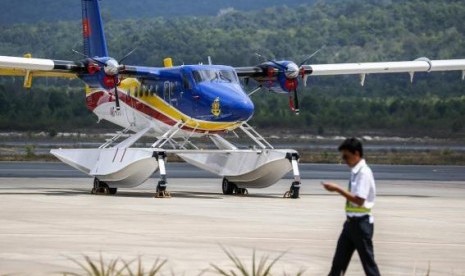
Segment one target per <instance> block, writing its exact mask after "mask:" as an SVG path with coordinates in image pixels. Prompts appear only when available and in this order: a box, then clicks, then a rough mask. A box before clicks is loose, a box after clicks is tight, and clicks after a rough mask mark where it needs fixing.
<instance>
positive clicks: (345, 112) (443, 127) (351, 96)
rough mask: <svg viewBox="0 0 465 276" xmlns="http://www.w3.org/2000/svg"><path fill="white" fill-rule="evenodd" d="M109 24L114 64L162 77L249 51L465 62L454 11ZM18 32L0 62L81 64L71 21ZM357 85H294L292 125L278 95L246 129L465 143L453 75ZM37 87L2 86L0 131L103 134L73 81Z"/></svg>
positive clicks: (275, 14)
mask: <svg viewBox="0 0 465 276" xmlns="http://www.w3.org/2000/svg"><path fill="white" fill-rule="evenodd" d="M121 5H123V4H121ZM124 5H128V6H130V5H131V4H128V2H126V4H124ZM77 9H78V10H77V11H76V12H77V13H78V14H79V7H78V8H77ZM116 18H118V17H117V16H111V15H109V16H108V18H107V20H106V30H107V36H108V43H109V48H110V53H111V55H112V56H113V57H115V58H118V57H122V56H124V55H125V54H126V53H127V52H129V51H130V50H132V49H133V48H137V50H136V51H135V52H134V54H133V55H132V56H131V57H130V58H128V59H127V60H126V63H128V64H135V65H148V66H161V65H162V60H163V58H164V57H168V56H169V57H172V58H173V59H174V61H175V63H176V64H190V63H198V62H206V60H207V57H208V56H211V57H212V58H213V61H214V63H217V64H228V65H233V66H246V65H255V64H258V63H260V62H261V61H262V60H260V59H258V58H257V57H256V56H255V55H254V53H256V52H258V53H260V54H262V55H264V56H266V57H269V58H274V59H291V60H294V61H296V62H297V63H299V62H300V61H302V60H304V59H305V57H306V56H308V55H309V54H311V53H313V52H315V51H316V50H317V49H320V48H321V47H322V46H325V47H324V49H323V50H322V51H320V52H319V53H318V54H317V55H316V56H315V57H314V58H312V59H311V60H310V61H309V64H312V63H313V64H320V63H343V62H375V61H396V60H413V59H416V58H419V57H423V56H424V57H428V58H430V59H451V58H465V49H464V47H463V45H464V43H465V41H464V37H465V26H464V25H463V24H462V23H463V18H465V6H464V5H463V3H462V2H461V1H430V0H412V1H394V0H392V1H391V0H370V1H362V0H344V1H342V0H334V1H317V2H316V3H314V4H306V5H287V6H282V5H281V6H275V7H268V8H264V9H259V10H251V11H241V10H237V9H227V10H224V11H223V12H222V13H215V15H209V14H206V15H195V16H194V15H192V16H180V17H176V16H172V17H169V16H165V17H162V16H156V17H150V18H148V17H147V18H137V17H133V18H127V19H119V18H118V20H117V19H116ZM39 21H40V20H39ZM24 22H25V23H19V22H18V23H15V24H12V25H8V26H4V27H2V28H1V29H0V54H1V55H12V56H22V55H23V54H24V53H29V52H30V53H32V54H33V56H34V57H44V58H53V59H67V60H69V59H71V60H77V59H80V58H81V57H80V56H77V55H76V54H73V52H72V49H80V48H81V47H82V46H81V45H82V42H81V35H80V33H81V29H80V28H81V27H80V23H79V20H69V21H56V22H46V21H40V22H35V23H34V24H31V23H30V22H28V21H24ZM359 81H360V80H359V77H358V76H345V77H311V78H309V82H308V86H307V87H303V85H300V91H299V93H300V94H301V98H302V99H301V105H302V106H301V114H300V116H296V115H294V114H293V113H291V112H290V111H289V109H288V104H287V101H288V99H287V97H286V96H282V95H275V94H272V93H269V92H266V91H263V92H260V93H257V94H255V95H253V96H252V98H253V100H254V102H255V103H256V114H255V117H254V118H253V119H252V122H251V123H252V124H253V125H256V126H258V127H260V128H275V127H280V128H283V129H289V130H293V131H296V132H305V133H314V134H322V135H324V134H347V132H350V133H354V132H363V133H379V134H383V135H409V136H432V137H464V136H465V93H464V92H465V82H463V81H462V80H461V72H449V73H419V74H416V75H415V79H414V81H413V83H410V77H409V75H408V74H405V75H404V74H392V75H369V76H367V79H366V83H365V86H364V87H361V86H360V84H359ZM34 83H35V85H34V87H33V88H32V89H30V90H25V89H23V88H22V80H21V79H20V78H1V79H0V130H2V131H10V130H23V131H29V130H34V131H35V130H49V129H53V130H59V131H62V130H76V129H77V130H82V129H99V128H102V127H109V126H108V125H105V124H103V125H102V124H96V123H95V122H96V118H95V117H94V116H93V115H92V114H91V113H90V112H89V111H87V109H86V107H85V99H84V92H83V84H82V83H81V82H79V81H77V80H74V81H63V80H55V79H47V80H38V79H36V80H34ZM252 88H253V84H249V87H246V89H252ZM276 114H278V115H279V116H276Z"/></svg>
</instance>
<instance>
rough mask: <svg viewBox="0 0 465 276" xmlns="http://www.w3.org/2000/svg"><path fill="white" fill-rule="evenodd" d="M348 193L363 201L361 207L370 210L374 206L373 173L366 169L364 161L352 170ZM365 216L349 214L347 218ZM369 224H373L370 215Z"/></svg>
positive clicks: (374, 187) (362, 214) (374, 188)
mask: <svg viewBox="0 0 465 276" xmlns="http://www.w3.org/2000/svg"><path fill="white" fill-rule="evenodd" d="M350 187H351V189H350V192H351V193H352V194H354V195H355V196H357V197H359V198H363V199H365V202H364V204H363V206H362V207H365V208H368V209H371V208H373V206H374V205H375V198H376V184H375V178H374V177H373V172H372V171H371V169H370V167H368V165H367V163H366V161H365V159H362V160H360V162H358V164H357V165H356V166H355V167H353V168H352V170H351V173H350ZM365 215H367V214H364V213H349V212H347V216H348V217H361V216H365ZM370 222H373V216H372V215H371V214H370Z"/></svg>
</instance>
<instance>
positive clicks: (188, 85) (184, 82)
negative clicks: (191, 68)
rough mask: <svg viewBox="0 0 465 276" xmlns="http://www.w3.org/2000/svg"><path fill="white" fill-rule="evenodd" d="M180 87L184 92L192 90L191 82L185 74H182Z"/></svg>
mask: <svg viewBox="0 0 465 276" xmlns="http://www.w3.org/2000/svg"><path fill="white" fill-rule="evenodd" d="M182 86H183V88H184V90H191V89H192V85H191V82H190V81H189V77H188V76H187V74H186V73H183V74H182Z"/></svg>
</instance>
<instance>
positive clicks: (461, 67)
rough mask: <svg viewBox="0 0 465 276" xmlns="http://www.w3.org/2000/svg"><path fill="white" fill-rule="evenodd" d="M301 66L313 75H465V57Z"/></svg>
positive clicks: (308, 73)
mask: <svg viewBox="0 0 465 276" xmlns="http://www.w3.org/2000/svg"><path fill="white" fill-rule="evenodd" d="M301 68H302V69H301V70H303V71H304V72H305V75H311V76H329V75H353V74H359V75H366V74H384V73H409V74H411V76H413V74H414V73H415V72H437V71H462V72H463V73H464V74H462V77H465V59H449V60H429V59H427V58H420V59H417V60H414V61H394V62H369V63H339V64H337V63H336V64H315V65H303V66H302V67H301Z"/></svg>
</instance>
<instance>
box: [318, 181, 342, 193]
mask: <svg viewBox="0 0 465 276" xmlns="http://www.w3.org/2000/svg"><path fill="white" fill-rule="evenodd" d="M321 184H322V185H323V187H324V188H325V189H326V190H327V191H329V192H338V191H339V190H340V189H341V187H340V186H339V185H337V184H334V183H329V182H321Z"/></svg>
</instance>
